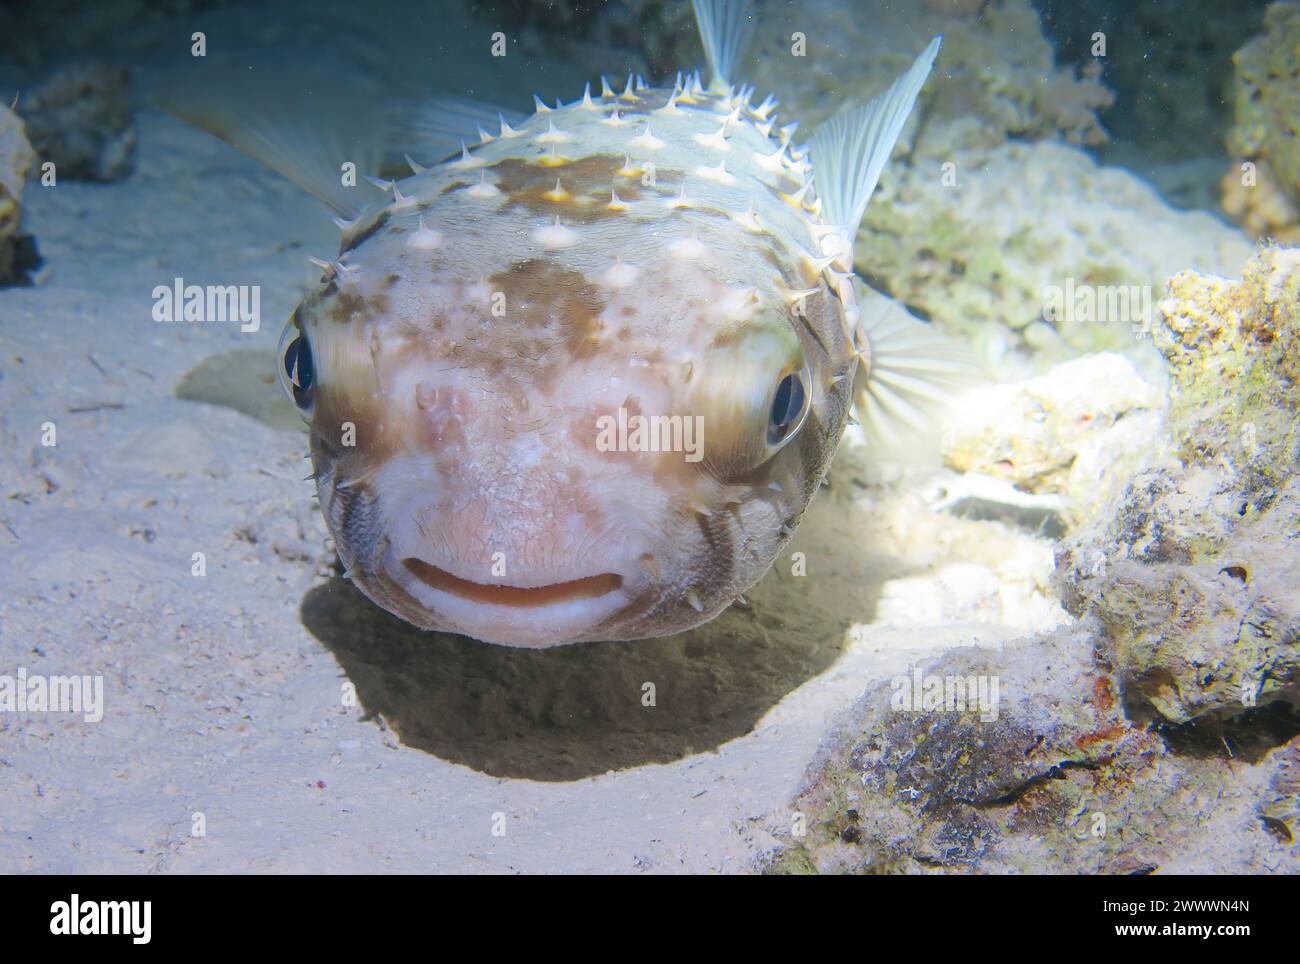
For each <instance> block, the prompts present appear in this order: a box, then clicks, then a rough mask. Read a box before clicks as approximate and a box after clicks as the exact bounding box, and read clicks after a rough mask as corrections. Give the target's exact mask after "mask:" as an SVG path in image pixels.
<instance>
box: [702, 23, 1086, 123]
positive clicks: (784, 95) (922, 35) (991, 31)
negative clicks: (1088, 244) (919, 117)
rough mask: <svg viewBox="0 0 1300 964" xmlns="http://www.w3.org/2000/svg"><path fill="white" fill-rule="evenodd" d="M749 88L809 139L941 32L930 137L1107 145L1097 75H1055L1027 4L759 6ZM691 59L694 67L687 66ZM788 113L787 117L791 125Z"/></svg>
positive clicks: (928, 102)
mask: <svg viewBox="0 0 1300 964" xmlns="http://www.w3.org/2000/svg"><path fill="white" fill-rule="evenodd" d="M757 10H758V13H757V16H756V18H755V19H756V24H757V29H756V30H755V37H754V41H753V43H752V44H751V45H750V48H749V55H748V59H749V62H751V63H753V64H754V65H755V67H754V69H753V70H751V71H749V72H748V73H747V75H746V77H747V79H753V80H755V81H758V82H760V84H759V85H760V87H763V88H770V89H771V90H772V91H773V92H775V93H776V95H777V97H778V98H780V100H781V105H782V106H781V115H782V120H781V123H784V122H786V121H792V120H797V121H799V123H800V130H801V132H802V133H804V134H806V133H808V132H811V131H812V129H813V127H814V126H815V125H816V124H818V123H820V122H821V121H822V120H824V119H825V118H826V117H828V116H830V115H831V114H832V113H834V112H835V111H836V110H837V109H839V107H840V106H841V105H842V104H845V103H847V102H848V101H851V100H865V99H869V98H871V97H874V96H876V95H877V94H879V93H880V92H881V91H883V90H885V89H886V88H887V87H888V86H889V85H890V84H891V83H893V81H894V79H895V78H896V77H897V76H898V74H899V73H901V72H902V70H904V69H905V68H906V67H907V65H908V64H909V63H911V61H912V58H913V57H915V56H916V54H917V53H918V52H920V51H921V50H922V49H923V48H924V47H925V45H926V44H927V43H928V42H929V41H930V39H931V38H932V37H934V36H935V35H937V34H942V35H943V50H942V52H941V53H940V56H939V60H938V62H937V64H936V68H935V76H936V80H935V82H932V83H931V84H929V85H927V88H926V92H925V94H924V95H923V104H924V113H925V115H926V120H925V123H924V129H923V132H922V134H921V137H922V139H925V138H928V137H930V136H931V135H933V136H934V137H935V138H936V139H938V140H940V141H942V142H944V143H952V142H953V141H954V140H955V141H957V142H959V143H961V144H963V145H965V146H973V145H984V146H993V145H997V144H1001V143H1004V142H1005V141H1006V140H1007V139H1008V138H1010V137H1016V138H1023V139H1029V140H1037V139H1040V138H1057V137H1059V138H1062V139H1064V140H1066V141H1069V142H1071V143H1076V144H1100V143H1104V142H1105V141H1106V133H1105V131H1104V130H1103V129H1102V126H1101V123H1100V122H1099V121H1098V119H1097V111H1098V110H1099V109H1101V108H1104V107H1106V106H1108V105H1109V104H1110V103H1111V100H1112V97H1111V93H1110V91H1109V90H1107V89H1106V87H1105V86H1104V85H1103V84H1102V83H1101V82H1100V80H1099V79H1098V76H1097V74H1096V72H1095V68H1094V69H1093V71H1092V72H1090V73H1088V74H1087V75H1083V76H1081V75H1080V74H1079V73H1078V72H1076V71H1075V70H1074V69H1072V68H1064V67H1058V66H1057V65H1056V63H1055V57H1054V54H1053V51H1052V46H1051V44H1050V43H1049V42H1048V40H1047V38H1046V37H1045V36H1044V35H1043V30H1042V25H1041V23H1040V22H1039V18H1038V14H1037V13H1036V12H1035V11H1034V8H1033V7H1032V6H1031V5H1030V3H1029V0H989V2H987V3H979V4H972V3H965V2H961V3H948V2H935V3H927V4H924V5H920V4H915V3H896V4H876V5H873V6H872V7H871V9H870V10H867V9H864V8H863V7H861V6H860V5H856V4H846V3H843V2H842V0H806V2H802V3H799V4H797V5H795V6H793V7H792V6H790V5H788V4H785V3H779V2H767V3H761V4H759V5H758V7H757ZM688 62H689V61H688ZM787 115H788V116H787Z"/></svg>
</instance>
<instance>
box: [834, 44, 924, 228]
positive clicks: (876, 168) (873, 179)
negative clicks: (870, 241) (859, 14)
mask: <svg viewBox="0 0 1300 964" xmlns="http://www.w3.org/2000/svg"><path fill="white" fill-rule="evenodd" d="M942 41H943V38H942V37H935V38H934V39H933V40H932V41H930V44H929V46H927V47H926V48H925V50H923V51H922V52H921V55H920V56H919V57H917V58H916V61H915V62H914V63H913V64H912V66H911V67H909V68H908V69H907V72H906V73H904V74H903V75H902V76H901V77H899V78H898V79H897V80H896V81H894V83H893V86H891V87H890V88H889V90H887V91H885V92H884V93H883V94H880V95H879V96H877V97H875V98H873V99H872V100H870V101H869V102H867V103H865V104H861V103H849V104H847V105H845V106H844V107H843V108H841V109H840V111H839V113H837V114H835V116H833V117H831V118H830V119H829V120H827V121H826V122H825V123H823V124H822V125H820V126H819V127H818V128H817V130H815V131H813V136H812V140H811V142H810V148H811V151H812V165H813V182H814V183H815V184H816V186H817V197H818V198H819V199H820V200H821V202H822V219H823V220H824V221H825V222H826V223H827V224H833V225H835V226H837V227H840V228H843V229H844V232H845V236H846V237H847V238H848V239H849V242H850V244H851V243H852V240H853V238H854V236H855V235H856V234H857V233H858V226H859V225H860V224H861V223H862V215H863V214H864V213H865V212H866V210H867V202H868V201H870V200H871V195H872V192H874V191H875V189H876V184H877V183H879V181H880V172H881V171H883V170H884V168H885V163H886V162H887V161H888V160H889V156H890V154H892V153H893V151H894V145H895V144H897V143H898V136H899V135H900V134H901V133H902V132H903V125H904V124H905V123H907V118H908V115H910V114H911V112H912V106H913V105H914V104H915V103H916V98H917V95H918V94H920V92H921V87H922V86H924V84H925V79H926V77H928V76H929V75H930V68H931V67H932V66H934V58H935V57H937V56H938V55H939V45H940V44H941V43H942Z"/></svg>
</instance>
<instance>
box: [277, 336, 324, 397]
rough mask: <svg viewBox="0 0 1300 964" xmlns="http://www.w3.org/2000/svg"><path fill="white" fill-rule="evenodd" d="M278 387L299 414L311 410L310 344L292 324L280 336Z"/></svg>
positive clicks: (313, 381) (313, 392)
mask: <svg viewBox="0 0 1300 964" xmlns="http://www.w3.org/2000/svg"><path fill="white" fill-rule="evenodd" d="M278 374H279V376H280V387H281V388H283V389H284V393H285V394H286V395H288V396H289V397H290V398H291V399H293V403H294V404H295V405H297V406H298V410H299V411H300V412H304V413H305V412H308V411H310V410H311V404H312V399H313V398H314V397H315V395H316V368H315V366H314V365H313V363H312V356H311V342H310V341H309V340H308V338H307V335H306V333H305V332H304V331H302V330H301V329H300V328H299V327H298V326H297V325H296V324H295V323H294V322H292V321H291V322H289V324H288V325H286V326H285V329H284V334H283V335H281V336H280V366H279V370H278Z"/></svg>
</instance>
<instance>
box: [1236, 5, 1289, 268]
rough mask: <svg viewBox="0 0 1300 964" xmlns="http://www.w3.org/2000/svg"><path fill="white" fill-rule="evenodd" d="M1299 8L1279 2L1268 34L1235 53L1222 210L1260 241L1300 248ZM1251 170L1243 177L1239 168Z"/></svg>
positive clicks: (1267, 20)
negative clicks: (1268, 239)
mask: <svg viewBox="0 0 1300 964" xmlns="http://www.w3.org/2000/svg"><path fill="white" fill-rule="evenodd" d="M1298 49H1300V2H1296V0H1281V2H1278V3H1274V4H1273V5H1272V6H1270V7H1269V8H1268V10H1267V11H1266V12H1265V15H1264V31H1263V33H1262V34H1260V35H1259V36H1258V37H1256V38H1254V39H1253V40H1251V41H1250V43H1248V44H1246V46H1244V47H1242V48H1241V50H1239V51H1237V53H1236V55H1235V56H1234V57H1233V63H1234V64H1235V65H1236V82H1235V86H1234V98H1235V100H1234V102H1235V110H1236V122H1235V124H1234V125H1233V128H1232V131H1231V132H1230V134H1229V136H1228V147H1229V150H1231V151H1232V152H1233V154H1234V155H1236V158H1235V159H1234V162H1233V165H1232V167H1231V169H1230V170H1229V171H1228V173H1227V174H1226V175H1225V176H1224V180H1223V205H1224V208H1225V210H1227V211H1228V213H1229V214H1231V215H1233V216H1234V217H1235V218H1237V220H1239V221H1240V222H1241V223H1242V224H1243V225H1244V226H1245V227H1246V228H1247V229H1248V230H1250V231H1252V232H1254V233H1255V234H1256V235H1257V236H1259V237H1273V238H1276V239H1278V240H1279V241H1283V242H1285V243H1293V244H1294V243H1297V242H1300V58H1298V57H1297V53H1296V52H1297V50H1298ZM1243 163H1244V164H1248V165H1250V166H1249V167H1246V168H1245V169H1243V168H1242V165H1243Z"/></svg>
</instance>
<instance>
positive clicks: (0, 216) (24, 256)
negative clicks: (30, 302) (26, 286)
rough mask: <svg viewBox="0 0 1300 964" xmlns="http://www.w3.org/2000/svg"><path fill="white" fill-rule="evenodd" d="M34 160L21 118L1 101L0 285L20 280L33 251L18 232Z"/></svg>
mask: <svg viewBox="0 0 1300 964" xmlns="http://www.w3.org/2000/svg"><path fill="white" fill-rule="evenodd" d="M35 161H36V154H35V153H34V152H33V151H32V146H31V144H29V143H28V141H27V133H26V131H25V129H24V127H23V122H22V120H21V119H20V118H19V117H18V115H17V114H15V113H14V112H13V111H11V110H9V108H7V107H5V106H4V105H3V104H0V285H5V284H12V283H14V282H15V281H17V280H19V279H20V278H21V276H22V273H23V271H24V270H25V269H26V268H28V267H30V266H31V264H30V262H31V261H32V259H33V257H34V254H35V248H34V243H33V242H32V240H31V238H30V236H28V235H25V234H23V233H22V231H21V227H22V215H23V186H24V180H25V179H26V177H27V170H28V168H30V167H31V166H32V164H33V163H35Z"/></svg>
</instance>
